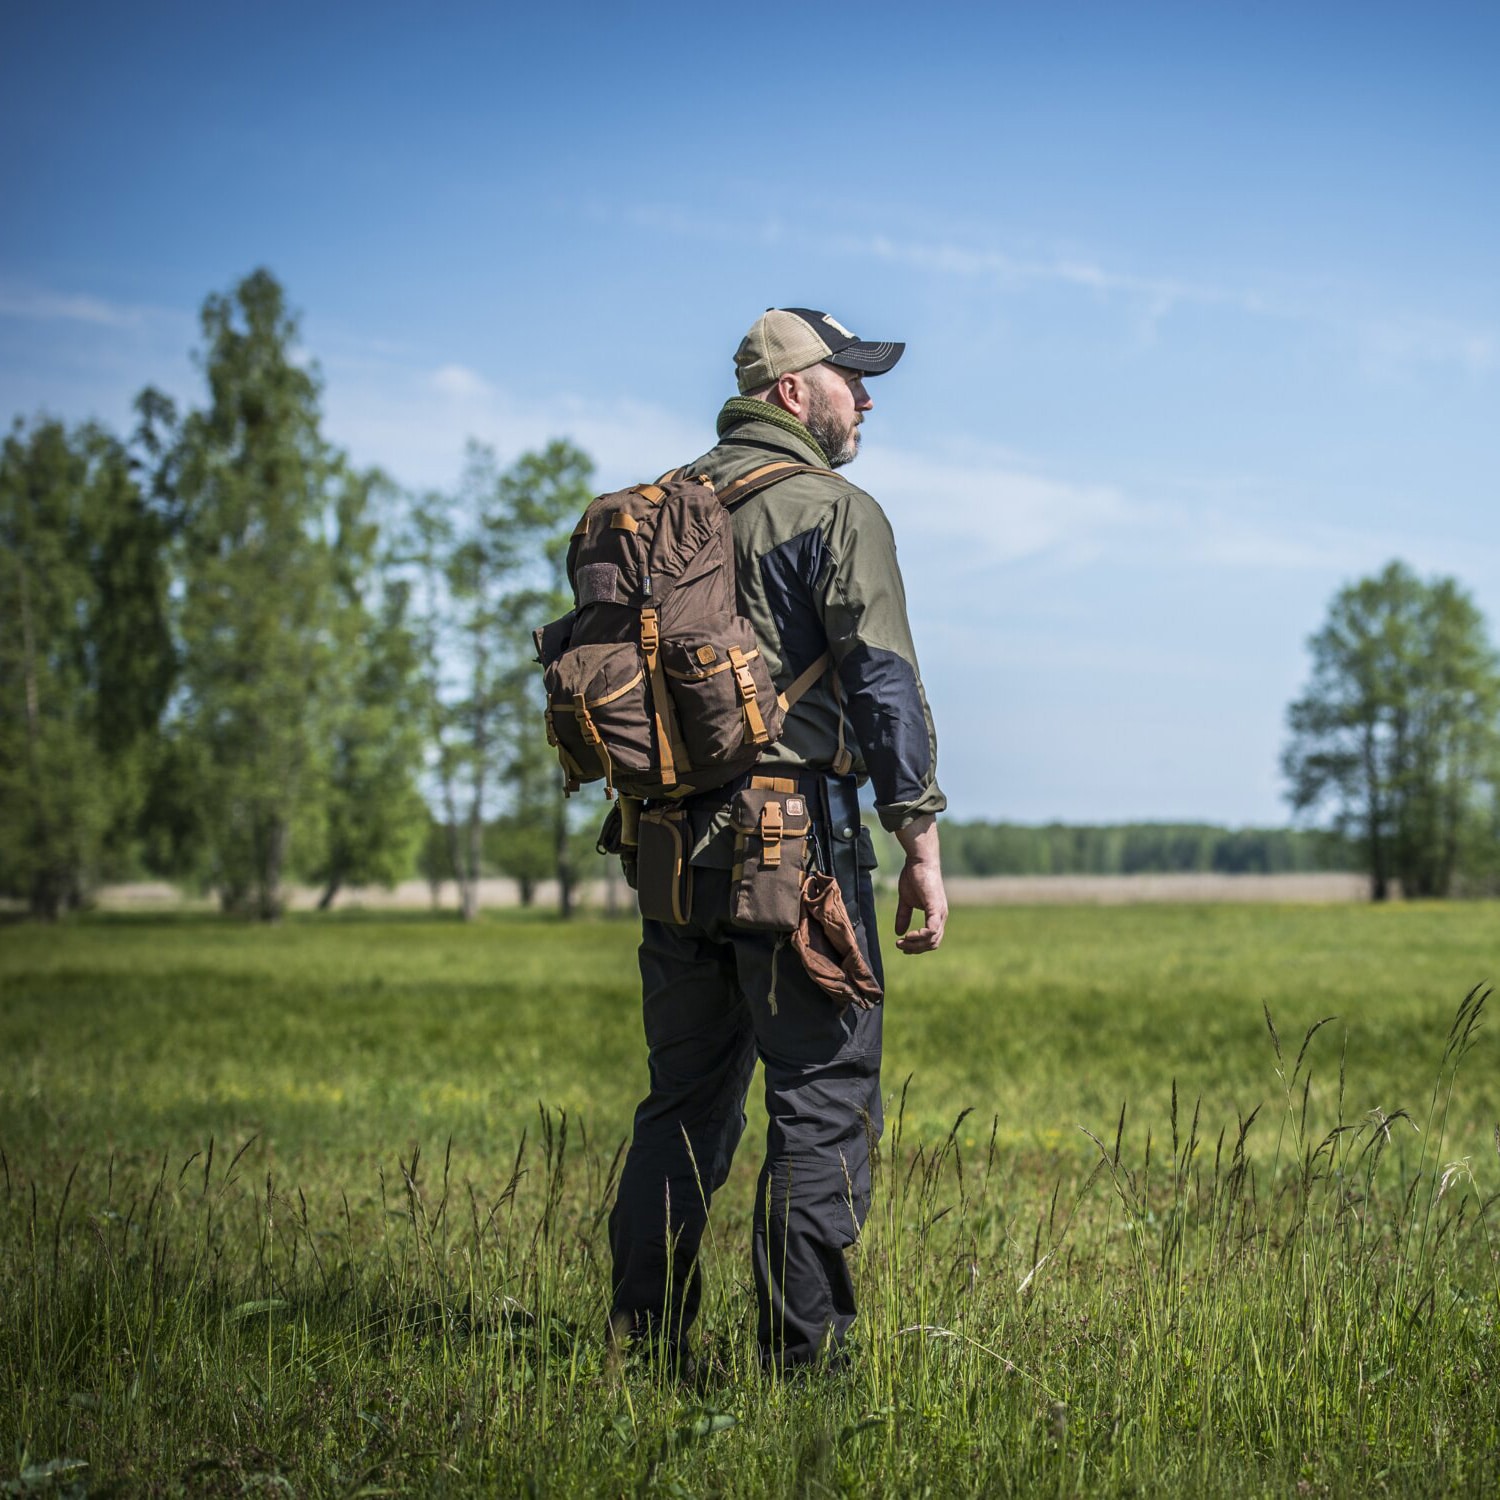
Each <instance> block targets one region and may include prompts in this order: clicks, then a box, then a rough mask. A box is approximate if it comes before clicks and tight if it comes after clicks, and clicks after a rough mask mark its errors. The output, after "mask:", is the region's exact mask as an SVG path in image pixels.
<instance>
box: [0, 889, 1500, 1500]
mask: <svg viewBox="0 0 1500 1500" xmlns="http://www.w3.org/2000/svg"><path fill="white" fill-rule="evenodd" d="M1495 917H1496V909H1495V908H1494V907H1493V906H1482V905H1475V906H1451V907H1442V906H1418V907H1397V908H1390V909H1375V908H1367V907H1335V908H1262V907H1243V908H1237V907H1211V908H1210V907H1204V908H1193V907H1180V908H1118V909H1115V908H1106V909H1052V908H1046V909H1038V908H1032V909H1025V910H1006V909H986V910H968V911H961V912H960V913H958V914H957V916H956V918H955V920H954V923H953V926H952V928H951V929H950V934H951V935H950V940H949V943H948V944H946V945H945V947H944V949H943V951H942V952H941V953H939V954H937V955H934V956H932V957H930V958H923V959H904V958H901V957H900V956H897V955H895V954H891V955H890V960H889V966H890V969H891V971H892V981H893V982H892V986H891V989H892V998H891V1000H890V1003H889V1010H888V1014H887V1018H886V1080H887V1082H886V1091H887V1095H888V1100H889V1108H888V1111H887V1114H888V1121H889V1124H888V1129H887V1135H886V1139H885V1140H884V1141H883V1142H882V1147H881V1153H880V1159H879V1163H878V1168H877V1184H876V1201H875V1208H874V1210H873V1212H872V1215H871V1219H870V1223H869V1224H868V1226H867V1229H866V1233H865V1236H864V1239H863V1241H862V1243H861V1246H860V1247H859V1249H858V1251H857V1252H856V1274H857V1279H858V1282H859V1285H860V1288H861V1298H862V1301H861V1306H862V1309H863V1314H862V1318H861V1323H860V1328H859V1345H858V1354H859V1358H858V1362H857V1365H856V1367H855V1369H854V1371H853V1372H852V1373H851V1374H847V1375H841V1376H838V1377H827V1378H818V1379H813V1380H809V1381H802V1382H792V1383H788V1384H778V1383H775V1382H771V1381H767V1380H765V1379H763V1378H762V1377H761V1376H760V1374H759V1373H758V1372H757V1369H756V1363H755V1357H754V1345H753V1326H754V1309H753V1298H752V1296H751V1293H750V1290H749V1285H748V1281H749V1273H748V1264H749V1255H748V1237H749V1214H750V1197H751V1193H752V1191H753V1181H754V1173H755V1169H756V1166H757V1161H756V1151H755V1149H754V1142H755V1140H756V1136H757V1133H758V1130H759V1127H760V1125H761V1124H762V1123H763V1115H761V1114H759V1112H758V1110H757V1108H756V1105H755V1101H754V1100H752V1106H751V1115H752V1120H751V1129H750V1132H749V1134H748V1135H747V1140H746V1144H745V1147H744V1148H742V1153H741V1157H740V1159H739V1160H738V1161H737V1162H736V1166H735V1174H734V1176H733V1177H732V1178H731V1181H730V1183H729V1185H728V1186H727V1187H726V1188H725V1190H724V1192H723V1194H722V1195H721V1197H720V1199H719V1200H718V1201H716V1203H715V1206H714V1216H713V1222H712V1228H711V1234H710V1237H709V1242H708V1246H707V1250H706V1264H705V1270H706V1294H705V1298H704V1310H703V1314H702V1316H701V1318H700V1323H699V1330H698V1336H699V1347H700V1351H701V1352H702V1353H703V1355H704V1357H705V1363H706V1364H707V1366H708V1367H709V1369H710V1371H711V1372H712V1374H711V1378H710V1379H709V1381H708V1382H707V1383H706V1384H705V1386H704V1387H703V1388H702V1389H700V1390H692V1391H689V1390H685V1389H682V1388H680V1387H678V1386H676V1385H675V1384H673V1383H672V1382H671V1381H670V1380H668V1379H666V1378H664V1377H663V1376H661V1375H660V1374H657V1373H653V1372H652V1371H651V1370H650V1369H642V1368H636V1367H635V1366H633V1365H626V1366H624V1367H620V1366H619V1365H617V1364H616V1363H614V1362H612V1361H611V1359H610V1358H609V1357H608V1356H607V1353H606V1349H605V1345H604V1340H603V1338H602V1326H603V1321H604V1313H605V1310H606V1297H607V1280H608V1264H607V1252H606V1247H605V1238H604V1228H603V1220H604V1216H605V1214H606V1213H607V1210H608V1205H609V1203H610V1201H611V1195H612V1190H613V1183H614V1180H615V1175H616V1173H617V1171H618V1165H619V1152H620V1149H621V1147H622V1144H623V1141H624V1138H625V1136H626V1133H627V1131H628V1128H629V1118H630V1112H631V1109H632V1108H633V1105H634V1102H635V1099H636V1096H637V1094H638V1092H639V1091H640V1089H641V1088H642V1086H643V1081H644V1058H643V1046H642V1043H641V1039H640V1033H639V1019H638V1014H637V1002H636V995H635V980H634V960H633V947H634V933H633V931H632V930H631V928H630V927H629V926H628V925H627V924H623V923H611V922H607V921H602V920H593V921H586V922H583V923H579V924H574V925H570V926H564V925H562V924H558V923H556V922H553V921H549V920H532V919H528V918H526V917H525V916H522V915H519V914H510V913H507V914H504V915H501V916H496V917H493V918H490V919H487V920H485V921H483V922H481V923H479V924H478V925H476V926H473V927H464V926H461V925H459V924H457V923H454V922H449V921H442V920H436V919H431V918H426V917H422V918H417V917H408V918H398V917H381V918H379V919H372V918H358V917H348V918H342V919H340V918H333V919H322V920H318V919H312V918H307V919H296V920H291V921H289V922H287V923H286V924H285V925H283V926H282V927H280V928H277V929H272V930H260V929H253V928H248V927H241V926H235V925H229V924H224V923H220V922H218V921H216V920H213V919H210V918H206V917H184V918H176V919H173V918H149V919H148V918H139V917H130V918H126V917H118V918H96V919H92V920H88V921H83V922H79V923H76V924H73V925H70V926H67V927H64V928H61V929H58V930H55V931H48V930H44V929H39V928H33V927H29V926H22V925H13V926H9V927H5V928H3V929H0V1169H3V1170H0V1493H14V1494H23V1493H24V1494H33V1493H34V1494H44V1493H54V1494H67V1493H70V1492H71V1493H90V1494H99V1493H108V1492H115V1493H122V1494H136V1493H163V1494H177V1493H183V1494H200V1493H207V1494H224V1495H229V1494H236V1495H237V1494H245V1493H252V1492H260V1493H283V1494H284V1493H297V1494H304V1493H305V1494H317V1495H324V1494H327V1495H334V1494H337V1495H352V1494H358V1493H363V1494H382V1493H408V1492H423V1493H453V1494H467V1493H477V1492H485V1493H489V1492H497V1493H502V1494H535V1495H548V1496H550V1495H598V1494H622V1495H623V1494H637V1493H653V1494H656V1493H659V1494H668V1495H685V1494H692V1495H707V1494H716V1495H760V1494H798V1495H802V1494H807V1495H828V1494H849V1495H872V1494H873V1495H908V1494H916V1493H923V1492H926V1493H931V1494H935V1495H947V1494H1010V1493H1017V1494H1021V1493H1025V1494H1054V1493H1055V1494H1060V1495H1072V1494H1160V1493H1175V1492H1182V1493H1205V1494H1208V1493H1211V1494H1224V1495H1260V1494H1266V1495H1281V1494H1288V1493H1292V1494H1296V1493H1303V1494H1339V1495H1345V1494H1347V1495H1354V1494H1360V1495H1365V1494H1380V1493H1388V1494H1422V1495H1426V1494H1433V1493H1454V1494H1461V1493H1478V1492H1486V1491H1488V1492H1493V1491H1494V1490H1495V1488H1496V1486H1497V1484H1500V1456H1497V1455H1500V1412H1497V1403H1496V1400H1495V1397H1494V1391H1495V1389H1496V1388H1497V1376H1500V1369H1497V1364H1500V1353H1497V1350H1500V1344H1497V1318H1500V1260H1497V1251H1500V1238H1497V1235H1500V1220H1497V1213H1500V1205H1492V1204H1491V1201H1490V1200H1491V1197H1492V1195H1493V1190H1494V1186H1495V1184H1496V1182H1497V1178H1500V1171H1497V1166H1500V1164H1497V1161H1496V1157H1495V1155H1494V1154H1493V1152H1494V1151H1495V1149H1496V1145H1495V1138H1494V1134H1493V1131H1494V1126H1495V1122H1496V1121H1497V1120H1500V1073H1497V1070H1496V1068H1495V1066H1494V1062H1493V1059H1492V1055H1491V1052H1490V1046H1491V1044H1490V1039H1488V1038H1487V1037H1486V1036H1485V1035H1484V1034H1483V1030H1482V1025H1483V1020H1484V1006H1483V994H1484V991H1483V989H1482V988H1480V989H1476V988H1475V987H1476V986H1482V984H1483V983H1484V981H1485V980H1486V978H1487V977H1488V976H1489V975H1490V974H1492V973H1493V972H1494V968H1495V959H1496V947H1497V943H1496V939H1497V936H1500V931H1497V924H1496V920H1495ZM1466 996H1467V997H1469V998H1468V999H1465V997H1466ZM1461 1002H1462V1004H1461ZM1328 1016H1336V1017H1337V1018H1338V1019H1336V1020H1334V1021H1331V1022H1329V1023H1328V1024H1324V1025H1321V1026H1319V1023H1320V1022H1322V1021H1323V1020H1324V1018H1325V1017H1328ZM1471 1050H1472V1056H1470V1055H1468V1054H1469V1053H1470V1052H1471ZM49 1465H52V1466H53V1467H51V1468H49V1467H48V1466H49ZM84 1465H86V1467H83V1466H84Z"/></svg>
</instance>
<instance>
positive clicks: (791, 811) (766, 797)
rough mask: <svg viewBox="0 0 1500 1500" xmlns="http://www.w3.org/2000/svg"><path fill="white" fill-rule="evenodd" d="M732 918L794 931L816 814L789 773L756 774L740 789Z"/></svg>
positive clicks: (740, 923)
mask: <svg viewBox="0 0 1500 1500" xmlns="http://www.w3.org/2000/svg"><path fill="white" fill-rule="evenodd" d="M730 821H731V823H732V824H733V826H734V875H733V885H732V888H731V891H730V899H729V919H730V921H731V922H733V923H734V925H735V926H736V927H749V928H754V929H755V930H757V931H759V932H791V931H792V929H793V928H795V927H796V925H797V922H798V919H799V917H800V914H801V911H802V872H803V866H804V864H805V860H806V854H807V835H808V833H809V831H810V830H811V828H812V815H811V812H810V811H809V809H808V805H807V798H806V797H804V796H803V795H802V794H801V792H799V791H798V790H797V783H796V782H795V781H792V780H790V779H784V778H781V777H771V776H756V777H753V778H752V779H751V782H750V785H749V786H747V787H746V788H745V789H744V790H743V791H740V792H736V793H735V797H734V801H733V803H732V804H731V806H730Z"/></svg>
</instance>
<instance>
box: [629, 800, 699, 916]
mask: <svg viewBox="0 0 1500 1500" xmlns="http://www.w3.org/2000/svg"><path fill="white" fill-rule="evenodd" d="M690 837H691V835H690V831H689V824H688V816H687V813H686V812H685V811H684V810H683V809H682V808H681V807H653V808H650V809H648V810H646V811H644V812H642V813H641V816H640V824H639V827H638V829H637V833H636V838H637V840H638V844H637V848H636V895H637V897H638V899H639V901H640V906H641V915H642V916H643V917H650V918H651V919H652V920H653V921H656V922H671V923H674V924H675V925H676V926H678V927H681V926H683V925H684V924H685V923H686V922H687V919H688V917H689V915H690V914H691V912H692V909H693V867H692V865H690V864H689V863H688V856H689V855H690V854H691V853H692V848H691V844H690Z"/></svg>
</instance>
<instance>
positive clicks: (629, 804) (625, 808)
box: [620, 796, 641, 849]
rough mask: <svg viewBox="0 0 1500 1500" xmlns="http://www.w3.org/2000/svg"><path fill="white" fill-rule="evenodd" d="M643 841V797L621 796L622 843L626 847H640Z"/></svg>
mask: <svg viewBox="0 0 1500 1500" xmlns="http://www.w3.org/2000/svg"><path fill="white" fill-rule="evenodd" d="M640 842H641V799H640V798H639V797H624V796H622V797H621V798H620V845H621V847H622V848H625V849H635V848H638V847H639V845H640Z"/></svg>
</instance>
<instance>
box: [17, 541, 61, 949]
mask: <svg viewBox="0 0 1500 1500" xmlns="http://www.w3.org/2000/svg"><path fill="white" fill-rule="evenodd" d="M19 570H20V574H21V662H22V675H23V676H24V677H25V693H26V772H27V778H28V780H29V781H30V783H31V805H32V808H33V810H34V814H35V819H36V822H35V825H34V827H35V835H36V846H37V850H38V852H39V853H40V854H41V856H42V860H41V862H42V866H43V869H42V871H41V873H39V874H37V875H34V876H33V877H32V880H31V899H30V901H29V902H28V905H29V906H30V908H31V915H32V916H34V917H40V918H41V920H42V921H44V922H55V921H56V920H57V919H58V916H59V915H60V914H61V911H62V888H61V883H60V882H59V881H58V879H57V876H56V873H55V872H54V871H53V870H52V868H51V864H52V859H51V854H52V851H51V849H50V847H49V845H50V844H51V842H52V840H51V833H50V830H49V828H48V826H47V814H46V813H45V812H44V811H43V808H44V805H45V804H44V802H43V798H42V787H41V764H40V756H39V754H38V741H39V739H40V737H41V722H40V720H41V714H40V709H39V707H38V703H37V688H36V638H35V636H34V635H33V633H32V628H31V578H30V575H29V574H28V573H27V571H26V564H25V563H24V562H22V563H20V565H19Z"/></svg>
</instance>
